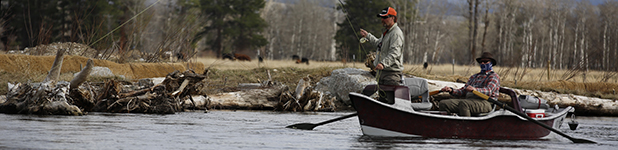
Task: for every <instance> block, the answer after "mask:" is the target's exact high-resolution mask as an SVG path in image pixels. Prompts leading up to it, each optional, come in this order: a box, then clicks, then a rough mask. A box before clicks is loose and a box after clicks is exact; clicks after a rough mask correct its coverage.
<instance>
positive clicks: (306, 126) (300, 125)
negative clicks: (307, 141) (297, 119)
mask: <svg viewBox="0 0 618 150" xmlns="http://www.w3.org/2000/svg"><path fill="white" fill-rule="evenodd" d="M316 126H317V125H316V124H313V123H298V124H293V125H289V126H287V127H286V128H290V129H301V130H313V128H315V127H316Z"/></svg>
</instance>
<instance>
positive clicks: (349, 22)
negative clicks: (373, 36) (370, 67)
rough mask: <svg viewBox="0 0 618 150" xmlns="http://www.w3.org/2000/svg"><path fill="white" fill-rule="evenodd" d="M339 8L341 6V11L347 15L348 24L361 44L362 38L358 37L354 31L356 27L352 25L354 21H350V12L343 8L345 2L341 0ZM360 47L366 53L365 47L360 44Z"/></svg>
mask: <svg viewBox="0 0 618 150" xmlns="http://www.w3.org/2000/svg"><path fill="white" fill-rule="evenodd" d="M339 6H341V10H343V13H344V14H345V19H346V20H347V21H348V24H350V27H352V32H354V36H355V37H356V40H358V41H359V42H360V41H361V38H359V37H358V33H356V29H354V25H352V21H350V17H349V16H348V10H347V9H345V7H343V2H342V1H341V0H339ZM363 43H364V42H363ZM359 45H360V46H361V48H362V49H363V51H365V47H364V46H363V44H359ZM359 57H360V56H359Z"/></svg>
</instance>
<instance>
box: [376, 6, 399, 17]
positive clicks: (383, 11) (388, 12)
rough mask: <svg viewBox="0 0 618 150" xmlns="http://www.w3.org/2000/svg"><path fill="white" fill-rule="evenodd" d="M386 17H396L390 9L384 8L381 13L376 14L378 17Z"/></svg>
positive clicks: (392, 9) (395, 13)
mask: <svg viewBox="0 0 618 150" xmlns="http://www.w3.org/2000/svg"><path fill="white" fill-rule="evenodd" d="M388 15H391V16H397V11H395V9H394V8H392V7H386V8H384V9H382V13H380V14H378V17H386V16H388Z"/></svg>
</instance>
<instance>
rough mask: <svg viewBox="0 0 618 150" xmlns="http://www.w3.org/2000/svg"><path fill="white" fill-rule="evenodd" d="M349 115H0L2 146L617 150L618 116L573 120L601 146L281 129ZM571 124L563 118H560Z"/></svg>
mask: <svg viewBox="0 0 618 150" xmlns="http://www.w3.org/2000/svg"><path fill="white" fill-rule="evenodd" d="M350 113H353V112H335V113H332V112H319V113H282V112H272V111H225V110H215V111H209V112H208V113H204V112H181V113H176V114H172V115H151V114H113V113H90V114H88V115H84V116H37V115H8V114H0V149H217V150H218V149H226V150H227V149H252V150H253V149H509V150H512V149H582V150H583V149H595V150H598V149H616V147H618V118H616V117H577V121H578V122H579V123H580V125H579V127H578V129H577V130H575V131H572V130H570V129H568V125H567V124H566V123H564V124H563V126H562V127H561V128H560V129H559V130H560V131H563V132H564V133H566V134H568V135H571V136H572V137H575V138H584V139H588V140H593V141H596V142H598V143H599V144H574V143H571V142H570V141H569V140H568V139H566V138H563V137H560V136H558V135H556V134H554V135H555V136H556V137H555V138H551V139H549V140H474V139H437V138H380V137H370V136H363V135H362V133H361V131H360V126H359V123H358V119H357V118H356V117H353V118H349V119H344V120H341V121H338V122H333V123H330V124H326V125H323V126H319V127H317V128H315V129H314V130H310V131H308V130H297V129H288V128H285V126H287V125H291V124H295V123H318V122H321V121H325V120H329V119H333V118H337V117H340V116H343V115H346V114H350ZM568 121H570V120H569V119H566V120H565V122H568Z"/></svg>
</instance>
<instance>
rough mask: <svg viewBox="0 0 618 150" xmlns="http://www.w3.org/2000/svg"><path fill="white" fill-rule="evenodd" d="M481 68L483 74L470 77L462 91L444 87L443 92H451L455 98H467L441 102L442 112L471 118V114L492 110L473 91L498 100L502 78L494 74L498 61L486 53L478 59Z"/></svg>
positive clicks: (488, 104) (487, 102)
mask: <svg viewBox="0 0 618 150" xmlns="http://www.w3.org/2000/svg"><path fill="white" fill-rule="evenodd" d="M476 62H478V63H479V64H480V66H481V72H479V73H477V74H474V75H472V76H471V77H470V79H469V80H468V82H467V83H466V85H465V86H464V87H462V88H460V89H453V88H452V87H446V86H445V87H444V88H442V89H441V91H443V92H449V93H450V94H451V95H453V96H465V99H447V100H442V101H440V104H439V107H440V111H447V112H448V113H458V114H459V116H470V114H471V113H486V112H490V111H491V110H492V106H491V103H490V102H489V101H486V100H483V99H481V98H480V97H478V96H476V95H474V93H472V91H479V92H481V93H483V94H485V95H488V96H489V97H490V98H494V99H497V98H498V96H499V90H500V77H498V74H496V73H494V71H493V70H492V66H494V65H496V60H495V59H494V58H493V56H492V54H491V53H489V52H484V53H483V55H482V56H481V57H480V58H477V59H476Z"/></svg>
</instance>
